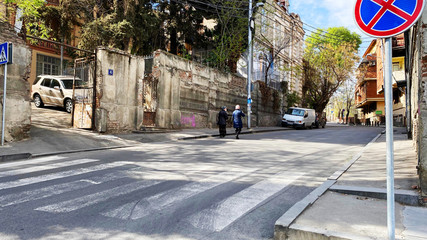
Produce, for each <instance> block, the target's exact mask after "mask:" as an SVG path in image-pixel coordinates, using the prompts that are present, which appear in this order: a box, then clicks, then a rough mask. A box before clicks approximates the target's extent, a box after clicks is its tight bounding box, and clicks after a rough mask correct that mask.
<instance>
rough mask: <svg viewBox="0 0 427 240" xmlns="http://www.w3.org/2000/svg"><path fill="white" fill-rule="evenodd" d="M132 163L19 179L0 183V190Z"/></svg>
mask: <svg viewBox="0 0 427 240" xmlns="http://www.w3.org/2000/svg"><path fill="white" fill-rule="evenodd" d="M132 163H133V162H125V161H123V162H114V163H107V164H101V165H97V166H92V167H87V168H79V169H74V170H69V171H64V172H58V173H51V174H46V175H41V176H37V177H29V178H23V179H19V180H17V181H9V182H2V183H0V190H2V189H9V188H14V187H20V186H25V185H29V184H33V183H40V182H45V181H49V180H54V179H60V178H65V177H70V176H75V175H79V174H84V173H90V172H96V171H100V170H105V169H109V168H114V167H119V166H123V165H127V164H132Z"/></svg>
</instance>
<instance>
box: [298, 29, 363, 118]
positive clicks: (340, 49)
mask: <svg viewBox="0 0 427 240" xmlns="http://www.w3.org/2000/svg"><path fill="white" fill-rule="evenodd" d="M306 41H307V47H306V49H305V53H304V63H303V70H302V77H303V80H304V86H303V105H304V106H308V107H310V108H314V109H315V110H316V112H323V110H324V109H325V107H326V105H327V104H328V102H329V99H330V98H331V96H332V95H333V94H334V93H335V92H336V91H337V89H338V88H339V87H340V86H341V85H342V84H343V83H344V82H345V81H347V80H348V79H350V76H351V75H352V74H353V70H354V67H355V64H356V63H357V62H358V60H359V57H358V56H357V50H358V48H359V46H360V44H361V42H362V41H361V39H360V36H359V35H357V34H356V33H352V32H350V31H349V30H348V29H346V28H344V27H339V28H329V29H327V30H318V31H317V32H315V33H313V34H312V35H311V36H309V37H308V38H307V40H306Z"/></svg>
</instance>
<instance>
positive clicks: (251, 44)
mask: <svg viewBox="0 0 427 240" xmlns="http://www.w3.org/2000/svg"><path fill="white" fill-rule="evenodd" d="M262 6H264V3H263V2H259V3H257V4H256V6H255V7H262ZM253 10H254V8H253V7H252V0H249V24H248V25H249V29H248V47H249V54H248V64H247V65H248V99H247V100H248V129H250V128H251V114H252V98H251V84H252V63H253V42H252V29H254V28H255V24H254V21H253V20H254V19H253V17H252V14H253Z"/></svg>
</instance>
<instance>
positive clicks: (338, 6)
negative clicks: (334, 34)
mask: <svg viewBox="0 0 427 240" xmlns="http://www.w3.org/2000/svg"><path fill="white" fill-rule="evenodd" d="M355 2H356V0H289V3H290V11H291V12H294V13H297V14H298V15H299V16H300V17H301V20H302V21H303V22H304V23H306V24H309V25H311V26H313V27H316V28H324V29H326V28H328V27H346V28H348V29H350V31H352V32H356V33H358V34H359V35H360V36H361V37H362V41H363V42H362V45H361V49H360V51H362V52H364V51H365V50H366V47H368V46H369V43H370V42H371V40H372V38H370V37H368V36H367V35H365V34H363V33H362V32H361V31H360V30H359V28H358V27H357V26H356V23H355V21H354V14H353V10H354V5H355ZM306 28H307V29H308V30H314V29H312V28H310V27H308V26H307V25H306ZM310 34H311V33H310V32H309V31H306V35H310Z"/></svg>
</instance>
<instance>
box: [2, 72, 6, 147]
mask: <svg viewBox="0 0 427 240" xmlns="http://www.w3.org/2000/svg"><path fill="white" fill-rule="evenodd" d="M6 78H7V64H5V65H4V80H3V117H2V124H1V145H2V146H3V145H4V125H5V124H6Z"/></svg>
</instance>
